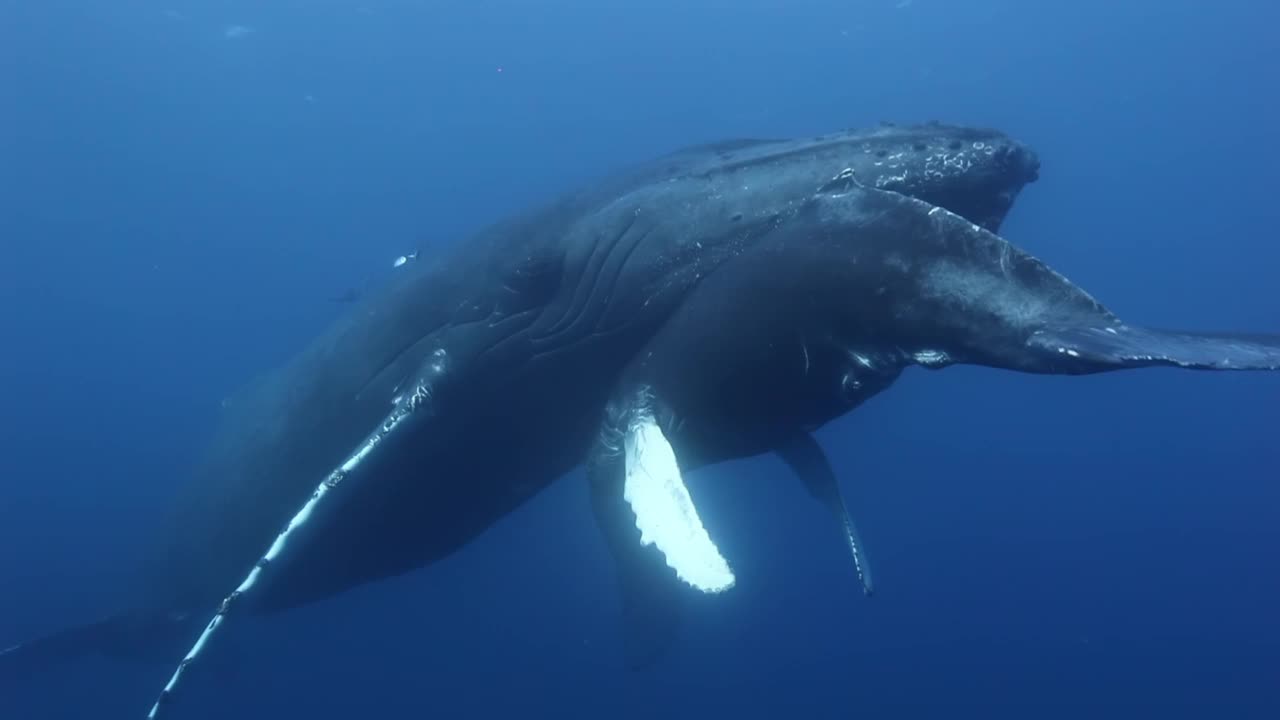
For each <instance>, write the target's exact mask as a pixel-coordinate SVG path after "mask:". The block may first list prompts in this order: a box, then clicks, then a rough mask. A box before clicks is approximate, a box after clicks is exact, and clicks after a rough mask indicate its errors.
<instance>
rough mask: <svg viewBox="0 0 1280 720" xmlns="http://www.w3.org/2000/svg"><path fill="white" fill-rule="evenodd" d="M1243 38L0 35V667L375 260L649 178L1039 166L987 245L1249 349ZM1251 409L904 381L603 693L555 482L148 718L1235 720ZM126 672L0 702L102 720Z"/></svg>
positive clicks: (1268, 89)
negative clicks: (891, 164)
mask: <svg viewBox="0 0 1280 720" xmlns="http://www.w3.org/2000/svg"><path fill="white" fill-rule="evenodd" d="M1278 20H1280V10H1277V9H1276V8H1273V7H1271V6H1269V5H1267V4H1265V3H1261V2H1253V1H1252V0H1224V1H1222V2H1216V3H1208V2H1199V1H1196V0H1175V1H1156V0H1128V1H1126V2H1106V1H1104V0H1085V1H1083V2H1081V1H1080V0H1076V1H1074V2H1060V1H1058V0H1046V1H1044V2H1036V3H1031V2H1018V1H1016V0H964V1H961V0H956V1H954V2H951V1H948V2H944V1H943V0H846V1H845V2H839V3H837V2H832V1H831V0H820V1H819V0H792V1H790V2H782V1H780V0H771V1H765V0H745V1H739V2H727V1H725V0H720V1H716V2H711V1H707V2H695V3H674V2H670V0H660V1H658V2H650V3H638V2H621V1H617V0H602V1H598V2H584V1H578V2H548V3H519V2H513V1H512V0H489V1H482V2H467V3H463V2H452V3H447V2H432V3H425V2H423V3H416V2H408V1H405V0H400V1H393V0H350V1H348V0H329V1H326V2H321V1H311V2H304V1H303V0H294V1H293V2H284V1H277V2H269V3H263V2H246V1H244V0H237V1H235V2H230V1H229V2H211V1H205V2H195V1H192V0H187V1H183V0H172V1H159V2H150V1H147V2H143V1H141V0H129V1H127V2H115V3H88V2H83V1H78V0H45V1H43V2H40V3H31V2H25V3H24V2H6V3H3V5H0V48H2V49H0V168H2V169H0V244H2V246H0V348H3V352H0V408H2V409H0V448H3V457H4V459H5V463H4V466H3V468H4V472H3V474H2V475H0V548H3V551H2V552H0V583H2V584H0V588H3V592H2V593H0V647H3V646H6V645H8V644H11V643H16V642H20V641H23V640H26V639H28V638H30V637H33V636H38V635H42V634H44V633H48V632H53V631H55V630H58V629H60V628H62V627H66V626H70V625H74V624H77V623H82V622H86V621H88V620H90V619H95V618H97V617H98V616H99V615H101V614H103V613H105V612H107V611H109V610H111V609H114V608H115V607H117V606H118V605H121V604H124V603H126V602H128V600H129V599H130V597H131V593H133V592H134V591H135V588H136V586H135V585H134V584H133V583H132V578H131V577H130V575H129V573H128V569H129V568H130V567H131V566H132V564H133V563H135V562H136V560H137V559H138V557H139V556H140V555H141V554H142V552H143V550H144V549H145V548H146V546H147V544H148V543H151V542H154V538H153V536H152V535H151V534H150V530H151V529H152V527H153V526H154V524H155V518H156V517H157V515H158V514H159V513H162V512H163V511H164V510H165V508H167V507H168V506H169V503H170V501H171V500H172V498H173V496H174V494H175V492H176V490H177V488H178V487H179V485H180V483H181V482H182V480H184V479H185V476H186V474H187V473H188V472H189V471H190V467H191V464H192V462H193V461H194V459H195V457H196V455H197V453H198V452H199V451H200V449H201V447H202V443H204V442H205V441H207V439H208V437H209V434H210V432H211V431H212V429H213V427H214V423H215V421H216V419H217V417H218V411H219V406H220V403H221V401H222V400H223V399H224V398H226V397H227V396H228V395H229V394H231V393H232V392H234V391H235V389H236V388H237V387H239V386H240V385H241V384H243V383H244V382H245V381H246V380H248V379H249V378H250V377H252V376H253V375H254V374H255V373H257V372H258V371H260V370H262V369H264V368H267V367H270V366H272V365H275V364H277V363H279V362H282V361H283V360H285V359H287V358H288V357H289V356H290V355H291V354H292V353H293V352H295V351H296V350H297V349H299V348H300V347H301V346H302V345H303V344H304V343H305V342H307V341H308V340H309V339H310V338H311V337H312V336H314V335H315V334H316V333H317V332H319V331H320V330H321V329H322V328H324V327H325V325H326V324H327V323H328V322H329V321H331V320H332V319H333V318H334V317H335V316H336V315H337V314H338V313H339V312H341V310H342V309H343V306H342V305H341V304H339V303H335V302H333V301H332V298H334V297H336V296H339V295H341V294H342V293H344V292H346V291H347V290H349V289H360V288H364V287H366V286H372V285H376V284H377V283H378V282H379V281H380V280H382V279H383V278H385V276H386V275H387V273H388V272H389V270H390V260H391V259H392V258H394V257H396V256H397V255H400V254H403V253H405V252H409V251H411V250H413V249H415V248H416V249H419V250H421V252H423V253H430V252H431V251H432V248H438V247H442V246H444V245H446V244H448V243H450V242H454V241H457V240H459V239H461V238H463V237H465V235H466V234H467V233H468V232H470V231H472V230H474V229H477V228H479V227H481V226H483V225H485V224H487V223H489V222H491V221H493V220H495V219H498V218H499V217H501V216H504V215H506V214H508V213H510V212H514V211H517V210H520V209H522V208H525V207H527V206H529V205H530V204H532V203H536V202H540V201H542V200H546V199H549V198H550V197H552V196H554V195H555V194H557V193H558V192H560V191H561V190H566V189H569V188H571V187H573V186H574V185H576V184H578V183H582V182H587V181H589V180H590V179H592V178H594V177H597V176H599V175H600V174H601V173H604V172H607V171H609V170H612V169H615V168H618V167H621V166H623V165H626V164H628V163H632V162H637V161H643V160H646V159H648V158H650V157H652V156H654V155H657V154H660V153H663V152H666V151H668V150H671V149H674V148H676V147H680V146H684V145H689V144H691V143H697V142H705V141H711V140H718V139H724V138H730V137H741V136H751V137H771V136H783V137H789V136H804V135H809V134H815V133H824V132H828V131H832V130H836V129H840V128H844V127H865V126H872V125H875V124H876V123H877V122H879V121H881V120H890V121H896V122H901V123H908V122H920V121H926V120H930V119H938V120H941V121H944V122H949V123H964V124H976V125H984V126H990V127H996V128H999V129H1000V130H1003V131H1005V132H1007V133H1009V134H1011V135H1013V136H1014V137H1016V138H1018V139H1020V140H1022V141H1024V142H1026V143H1028V144H1029V145H1031V146H1032V147H1034V148H1035V149H1036V150H1037V152H1038V153H1039V154H1040V158H1041V160H1042V163H1043V168H1042V172H1041V178H1040V180H1039V181H1038V182H1036V183H1035V184H1033V185H1030V186H1029V187H1028V188H1027V189H1026V190H1025V191H1024V192H1023V194H1022V195H1021V196H1020V198H1019V199H1018V202H1017V204H1016V205H1015V207H1014V210H1013V212H1012V214H1011V215H1010V217H1009V220H1008V222H1007V223H1006V225H1005V226H1004V228H1003V229H1002V232H1001V234H1002V235H1004V236H1005V237H1008V238H1009V239H1011V240H1012V241H1013V242H1015V243H1016V244H1018V245H1020V246H1021V247H1024V248H1026V249H1027V250H1029V251H1030V252H1032V253H1034V254H1035V255H1037V256H1038V257H1041V258H1042V259H1044V260H1045V261H1047V262H1049V263H1050V264H1052V265H1053V266H1054V267H1055V268H1056V269H1058V270H1060V271H1061V272H1063V273H1064V274H1066V275H1067V276H1068V277H1070V278H1071V279H1072V280H1073V281H1075V282H1077V283H1079V284H1081V285H1082V286H1084V287H1085V288H1086V289H1088V290H1089V291H1090V292H1091V293H1093V294H1094V295H1095V296H1097V297H1098V298H1100V299H1101V300H1102V301H1103V302H1105V303H1106V304H1108V305H1109V306H1110V307H1111V308H1112V309H1114V310H1116V311H1117V312H1118V313H1120V314H1122V315H1124V316H1126V317H1129V318H1132V319H1134V320H1136V321H1139V322H1142V323H1145V324H1147V325H1152V326H1156V327H1183V328H1190V329H1222V330H1254V331H1271V332H1280V299H1278V295H1277V291H1276V277H1277V269H1278V268H1280V250H1277V247H1276V243H1277V240H1280V235H1278V233H1277V230H1276V228H1277V227H1280V203H1277V202H1276V200H1275V197H1274V194H1275V190H1276V188H1278V187H1280V182H1278V181H1280V145H1278V144H1277V143H1276V128H1277V127H1280V99H1278V96H1277V93H1276V89H1275V86H1274V83H1273V82H1271V80H1270V78H1271V77H1272V76H1273V75H1274V72H1275V70H1276V68H1278V67H1280V45H1277V43H1276V42H1275V38H1274V33H1273V29H1274V27H1275V24H1276V22H1277V21H1278ZM1278 400H1280V376H1276V375H1264V374H1243V373H1242V374H1232V373H1193V372H1181V371H1176V370H1142V371H1133V372H1124V373H1115V374H1109V375H1100V376H1091V377H1076V378H1071V377H1045V376H1031V375H1018V374H1014V373H1009V372H1003V371H996V370H985V369H978V368H970V367H961V368H952V369H948V370H946V371H944V372H940V373H926V372H923V371H909V372H908V373H907V374H906V375H905V376H904V377H903V379H902V380H901V381H900V382H899V383H898V384H897V385H896V386H895V387H893V388H892V389H891V390H890V391H888V392H887V393H885V394H884V395H883V396H881V397H878V398H876V399H875V400H874V401H872V402H871V403H869V404H868V405H867V406H866V407H864V408H862V409H860V410H858V411H857V412H856V413H853V414H851V415H850V416H848V417H846V418H844V419H842V420H840V421H839V422H836V423H833V424H832V425H831V426H829V427H827V428H825V429H824V430H823V431H822V432H821V433H820V439H821V440H822V442H823V443H824V444H825V445H826V447H827V448H828V450H829V451H830V452H831V454H832V457H833V460H834V462H835V465H836V469H837V471H838V472H839V473H840V475H841V478H842V484H843V486H844V488H845V491H846V492H847V493H848V494H849V496H850V501H851V504H852V506H853V509H854V512H855V514H856V515H857V516H858V518H859V522H860V524H861V530H862V534H863V536H864V540H865V541H866V543H867V545H868V548H869V552H870V553H871V556H872V559H873V561H874V563H875V567H876V570H877V574H878V593H877V595H876V596H875V597H874V598H871V599H866V598H863V597H862V596H861V593H860V591H859V590H858V588H857V584H856V579H855V577H854V576H853V573H852V571H851V568H850V567H849V562H848V558H847V557H846V552H845V550H844V548H843V546H842V545H841V544H840V543H839V541H838V538H836V537H835V536H834V534H833V530H832V528H831V527H830V525H829V523H828V522H827V520H826V518H825V516H824V515H823V511H822V508H821V507H819V506H817V505H816V504H814V503H813V502H812V501H811V500H809V499H808V498H807V497H806V496H805V494H804V492H803V491H802V490H801V489H800V488H799V487H798V485H797V484H796V483H795V482H794V481H793V480H792V479H790V477H788V476H787V475H786V472H785V469H784V468H783V467H782V466H781V465H780V464H779V463H778V462H777V461H776V460H772V459H769V460H763V459H762V460H752V461H741V462H735V463H730V464H726V465H723V466H719V467H716V468H711V469H708V470H705V471H703V472H701V473H699V476H698V477H696V478H695V479H694V482H695V483H696V487H697V492H698V493H699V507H700V509H701V510H702V514H703V516H704V519H705V520H706V522H707V523H708V525H712V526H714V527H715V528H716V531H717V536H718V538H719V542H720V545H721V547H722V549H723V550H724V552H725V554H726V555H728V556H729V557H731V558H733V560H734V563H735V569H736V570H737V575H738V585H737V587H736V588H735V589H734V590H733V591H732V592H730V593H728V594H725V595H723V596H719V597H715V598H709V599H707V600H706V601H705V602H701V603H699V604H698V605H697V606H696V607H695V608H693V613H692V614H691V617H690V618H689V621H688V622H687V623H686V627H685V629H684V632H683V634H682V636H681V638H680V641H679V645H678V647H677V648H676V651H675V652H674V653H673V655H672V657H670V658H669V659H668V660H666V661H665V662H663V663H662V664H661V665H660V666H659V667H656V668H654V669H652V670H650V671H647V672H644V673H629V672H627V671H625V670H624V669H623V667H622V662H621V655H620V645H619V638H618V628H617V615H618V600H617V597H616V595H615V592H614V585H613V576H612V575H611V568H610V565H609V561H608V558H607V556H606V552H605V549H604V547H603V545H602V543H601V542H600V540H599V537H598V533H597V530H596V528H595V526H594V524H593V522H592V520H591V516H590V510H589V508H588V502H587V496H586V492H585V490H584V488H583V485H582V478H581V476H580V474H577V473H575V474H573V475H571V476H569V477H566V478H564V479H563V480H561V481H560V482H559V483H557V484H556V485H555V486H554V487H552V488H551V489H549V490H548V491H546V492H544V493H542V494H541V495H539V496H538V497H536V498H535V499H534V500H533V501H532V502H530V503H529V504H528V505H526V506H525V507H523V508H521V509H520V510H519V511H517V512H516V513H515V514H514V515H512V516H511V517H509V518H507V519H505V520H504V521H503V522H501V523H500V524H498V525H497V526H495V527H493V528H492V529H491V530H490V531H488V532H487V533H485V534H484V535H483V536H482V537H481V538H480V539H478V540H477V541H476V542H474V543H473V544H471V545H469V546H468V547H466V548H465V549H464V550H463V551H461V552H459V553H457V554H456V555H454V556H452V557H450V558H448V559H447V560H445V561H443V562H440V563H438V564H436V565H434V566H432V567H430V568H428V569H426V570H423V571H420V572H417V573H414V574H411V575H408V576H405V577H401V578H398V579H396V580H393V581H388V582H383V583H378V584H375V585H372V586H367V587H364V588H361V589H359V590H356V591H352V592H350V593H348V594H345V595H343V596H341V597H338V598H335V599H333V600H329V601H325V602H322V603H318V604H316V605H313V606H310V607H307V608H305V609H301V610H298V611H294V612H290V613H288V614H286V615H284V616H282V617H280V618H278V619H275V620H272V621H270V622H263V621H253V620H245V621H244V622H243V624H239V623H234V624H229V625H228V626H227V627H228V630H227V633H226V635H225V636H224V637H222V638H220V639H219V643H218V645H217V646H216V649H215V650H214V651H212V652H214V653H216V657H215V658H214V659H213V660H212V661H211V662H210V667H208V668H201V672H199V673H197V674H193V676H192V678H193V679H192V680H191V682H190V685H189V687H188V688H187V689H186V691H184V695H183V697H182V698H181V706H180V707H178V706H175V711H179V710H180V714H179V713H178V712H175V714H174V715H173V717H182V718H192V719H195V718H205V717H208V718H212V717H225V716H228V715H229V716H233V717H245V718H258V717H262V718H266V717H310V718H315V719H317V720H321V719H325V718H338V717H342V718H347V717H364V716H367V715H374V714H376V715H378V716H381V717H424V716H425V717H511V716H521V717H552V716H555V717H610V718H642V717H654V716H663V717H672V718H686V717H688V718H693V717H736V718H773V717H810V718H844V717H875V718H934V717H943V716H946V717H957V716H958V717H982V718H1025V717H1038V718H1078V717H1084V716H1087V717H1105V718H1133V717H1160V718H1208V717H1213V718H1255V717H1256V718H1263V717H1267V718H1270V717H1280V622H1278V621H1277V619H1276V612H1275V608H1277V607H1280V574H1278V573H1277V572H1276V570H1277V564H1276V557H1277V551H1280V523H1278V522H1277V518H1280V483H1277V479H1278V478H1280V472H1278V471H1277V470H1278V468H1280V440H1278V432H1277V431H1278V429H1280V402H1277V401H1278ZM169 671H170V668H167V667H162V666H154V665H148V664H145V663H128V662H122V661H118V660H107V659H96V658H91V659H87V660H83V661H80V662H77V663H74V664H72V665H69V666H67V667H66V668H65V669H64V670H61V671H59V672H57V673H43V674H39V675H34V676H31V675H28V676H23V677H0V717H2V718H6V719H7V718H23V719H25V718H32V719H37V718H89V717H93V718H116V717H121V718H125V717H141V716H142V715H143V714H144V713H145V710H146V708H147V707H149V706H150V702H151V700H152V699H153V697H154V694H155V692H156V691H157V690H158V689H159V687H160V686H161V685H162V684H163V682H164V680H165V679H166V678H167V677H168V674H169Z"/></svg>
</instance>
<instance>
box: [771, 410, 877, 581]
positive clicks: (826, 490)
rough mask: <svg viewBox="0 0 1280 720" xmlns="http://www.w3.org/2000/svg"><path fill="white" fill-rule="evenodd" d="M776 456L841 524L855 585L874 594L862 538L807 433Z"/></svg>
mask: <svg viewBox="0 0 1280 720" xmlns="http://www.w3.org/2000/svg"><path fill="white" fill-rule="evenodd" d="M775 452H776V453H777V454H778V457H779V458H781V459H782V461H783V462H784V463H786V464H787V465H788V466H790V467H791V469H792V471H794V472H795V474H796V475H797V476H799V478H800V481H801V482H803V483H804V486H805V488H806V489H807V490H808V491H809V494H810V495H812V496H813V497H814V498H816V499H817V500H818V502H820V503H822V504H823V505H825V506H826V507H827V509H828V510H829V511H830V512H831V514H832V515H834V516H835V518H836V521H837V522H839V523H840V529H841V531H842V532H843V533H844V538H845V542H846V543H848V545H849V552H850V554H852V555H853V567H854V570H856V571H857V573H858V581H859V582H860V583H862V592H863V593H864V594H866V595H871V594H872V593H873V592H874V591H875V585H874V584H873V583H872V581H871V564H870V563H869V562H868V561H867V554H866V548H865V546H864V545H863V544H862V536H861V535H859V534H858V527H857V526H856V525H854V523H853V518H852V517H851V516H850V515H849V509H848V507H847V506H846V505H845V501H844V494H843V493H841V492H840V483H839V482H838V481H837V479H836V474H835V471H834V470H832V469H831V462H830V461H829V460H828V459H827V454H826V453H825V452H824V451H823V450H822V446H821V445H819V444H818V441H817V440H815V439H814V437H813V436H812V435H810V434H809V433H807V432H800V433H796V434H795V435H793V436H792V437H791V438H789V439H788V440H787V441H786V442H784V443H782V444H781V445H779V446H778V447H777V449H776V450H775Z"/></svg>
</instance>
